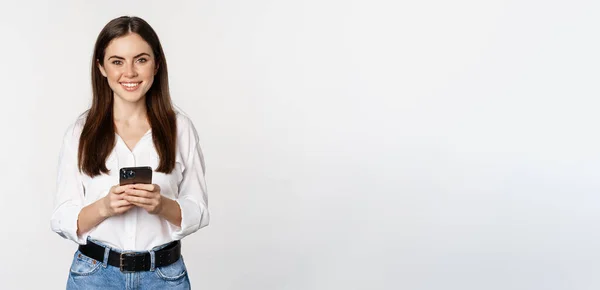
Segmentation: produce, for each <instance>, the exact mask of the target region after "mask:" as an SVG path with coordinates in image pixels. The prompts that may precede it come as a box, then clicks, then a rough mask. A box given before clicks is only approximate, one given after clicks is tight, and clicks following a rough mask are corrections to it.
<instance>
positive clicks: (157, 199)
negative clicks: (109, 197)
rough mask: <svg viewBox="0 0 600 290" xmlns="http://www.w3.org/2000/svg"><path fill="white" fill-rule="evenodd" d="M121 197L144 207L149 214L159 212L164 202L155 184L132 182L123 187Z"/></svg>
mask: <svg viewBox="0 0 600 290" xmlns="http://www.w3.org/2000/svg"><path fill="white" fill-rule="evenodd" d="M123 199H124V200H125V201H127V202H129V203H131V204H133V205H135V206H139V207H141V208H143V209H145V210H146V211H147V212H148V213H150V214H159V213H160V212H161V210H162V208H163V204H164V200H163V196H162V194H160V186H158V185H156V184H141V183H138V184H132V186H131V187H128V188H126V189H125V191H124V193H123Z"/></svg>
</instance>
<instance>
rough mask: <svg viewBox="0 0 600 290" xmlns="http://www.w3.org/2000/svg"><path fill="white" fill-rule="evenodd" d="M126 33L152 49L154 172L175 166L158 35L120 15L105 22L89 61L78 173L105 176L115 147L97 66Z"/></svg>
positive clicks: (108, 95) (108, 100) (109, 102)
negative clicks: (88, 99) (89, 91)
mask: <svg viewBox="0 0 600 290" xmlns="http://www.w3.org/2000/svg"><path fill="white" fill-rule="evenodd" d="M130 33H136V34H138V35H140V36H141V37H142V38H143V39H144V40H145V41H146V42H147V43H148V45H150V47H151V48H152V51H153V52H154V57H155V61H156V65H157V66H158V71H157V73H156V75H155V77H154V82H153V83H152V86H151V87H150V89H149V90H148V92H147V93H146V109H147V110H146V111H147V114H148V120H149V122H150V126H151V127H152V139H153V142H154V147H155V148H156V151H157V153H158V156H159V157H160V163H159V165H158V168H157V169H156V171H159V172H163V173H170V172H171V171H173V168H174V167H175V146H176V141H177V140H176V139H177V121H176V117H175V111H174V110H173V105H172V104H171V96H170V94H169V82H168V74H167V62H166V59H165V54H164V52H163V50H162V46H161V45H160V41H159V39H158V35H157V34H156V32H155V31H154V30H153V29H152V27H150V25H149V24H148V23H147V22H146V21H144V20H143V19H141V18H139V17H129V16H122V17H119V18H115V19H113V20H111V21H110V22H108V24H106V26H104V28H103V29H102V31H101V32H100V34H99V35H98V38H97V39H96V45H95V47H94V56H93V58H92V93H93V99H92V106H91V108H90V109H89V110H88V111H87V112H88V114H87V117H86V120H85V125H84V126H83V131H82V132H81V137H80V138H79V152H78V156H77V158H78V166H79V169H80V171H83V172H84V173H86V174H87V175H89V176H91V177H93V176H96V175H100V174H101V173H108V172H109V170H108V168H106V158H107V157H108V155H109V154H110V152H111V151H112V149H113V148H114V146H115V141H116V137H115V132H116V129H115V123H114V120H113V101H114V100H113V97H114V96H113V92H112V90H111V88H110V87H109V85H108V81H107V80H106V79H105V78H104V76H103V75H102V74H101V73H100V70H99V69H98V66H97V64H98V63H99V64H100V65H102V66H103V65H104V54H105V52H106V47H107V46H108V44H109V43H110V42H111V41H112V40H113V39H115V38H118V37H122V36H126V35H128V34H130Z"/></svg>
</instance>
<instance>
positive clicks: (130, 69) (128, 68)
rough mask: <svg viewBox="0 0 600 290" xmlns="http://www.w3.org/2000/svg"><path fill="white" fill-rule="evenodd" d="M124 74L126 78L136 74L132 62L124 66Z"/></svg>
mask: <svg viewBox="0 0 600 290" xmlns="http://www.w3.org/2000/svg"><path fill="white" fill-rule="evenodd" d="M125 76H126V77H128V78H133V77H136V76H137V72H136V71H135V67H134V64H133V63H132V64H129V65H127V66H125Z"/></svg>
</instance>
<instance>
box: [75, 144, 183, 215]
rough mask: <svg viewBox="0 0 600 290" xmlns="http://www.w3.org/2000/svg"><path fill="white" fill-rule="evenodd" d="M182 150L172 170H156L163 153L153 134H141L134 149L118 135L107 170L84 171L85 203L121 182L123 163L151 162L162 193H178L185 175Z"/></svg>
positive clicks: (149, 163) (133, 164) (150, 164)
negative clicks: (156, 146) (91, 176)
mask: <svg viewBox="0 0 600 290" xmlns="http://www.w3.org/2000/svg"><path fill="white" fill-rule="evenodd" d="M181 160H182V159H181V156H180V154H179V152H177V154H176V163H175V168H174V169H173V171H172V172H171V173H163V172H157V171H156V169H157V168H158V165H159V163H160V157H159V156H158V153H157V152H156V149H155V147H154V144H153V142H152V137H151V135H150V134H148V135H146V136H144V137H142V138H141V139H140V140H139V141H138V144H136V145H135V147H134V148H133V150H130V149H129V148H128V146H127V144H125V142H124V140H123V139H120V137H117V142H116V144H115V147H114V148H113V151H112V152H111V154H110V155H109V156H108V158H107V159H106V168H107V169H108V170H109V173H108V174H101V175H99V176H95V177H93V178H90V177H89V176H87V175H85V174H84V175H83V178H82V182H83V186H84V191H85V200H86V203H88V204H89V203H92V202H94V201H96V200H98V199H99V198H102V197H104V196H105V195H106V194H107V193H108V191H109V190H110V188H111V187H112V186H115V185H119V170H120V169H121V168H124V167H137V166H149V167H151V168H152V183H153V184H157V185H158V186H160V188H161V194H162V195H164V196H166V197H169V198H171V199H176V198H177V197H178V189H179V183H180V182H181V180H182V178H183V174H182V173H183V170H184V167H183V163H182V161H181Z"/></svg>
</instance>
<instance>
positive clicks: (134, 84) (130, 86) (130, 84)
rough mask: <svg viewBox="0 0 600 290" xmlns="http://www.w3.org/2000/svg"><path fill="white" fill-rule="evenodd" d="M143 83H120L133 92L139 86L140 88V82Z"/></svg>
mask: <svg viewBox="0 0 600 290" xmlns="http://www.w3.org/2000/svg"><path fill="white" fill-rule="evenodd" d="M141 83H142V82H123V83H120V84H121V86H122V87H123V88H124V89H125V90H126V91H128V92H132V91H135V90H137V88H139V87H140V84H141Z"/></svg>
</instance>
